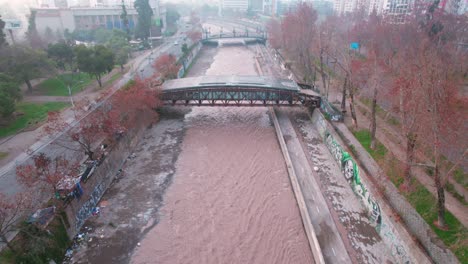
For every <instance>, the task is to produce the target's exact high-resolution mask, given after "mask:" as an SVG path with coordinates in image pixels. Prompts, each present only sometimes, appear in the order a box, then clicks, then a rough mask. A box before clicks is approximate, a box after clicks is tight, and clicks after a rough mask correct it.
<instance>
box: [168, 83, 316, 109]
mask: <svg viewBox="0 0 468 264" xmlns="http://www.w3.org/2000/svg"><path fill="white" fill-rule="evenodd" d="M162 100H163V102H164V104H165V105H198V106H201V105H209V106H266V105H284V106H308V107H309V106H311V107H320V97H318V96H313V95H308V94H303V93H300V92H297V91H293V90H281V89H268V88H257V87H255V88H247V87H209V88H207V87H199V88H190V89H186V88H185V89H177V90H165V91H164V90H163V92H162Z"/></svg>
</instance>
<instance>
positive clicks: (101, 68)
mask: <svg viewBox="0 0 468 264" xmlns="http://www.w3.org/2000/svg"><path fill="white" fill-rule="evenodd" d="M75 53H76V61H77V65H78V69H80V71H83V72H86V73H88V74H90V75H91V76H94V77H95V78H96V80H97V81H98V83H99V87H102V82H101V77H102V75H103V74H104V73H106V72H110V71H112V68H113V66H114V54H113V53H112V51H111V50H110V49H108V48H106V47H105V46H103V45H97V46H94V47H91V48H88V47H86V46H85V45H79V46H77V47H76V48H75Z"/></svg>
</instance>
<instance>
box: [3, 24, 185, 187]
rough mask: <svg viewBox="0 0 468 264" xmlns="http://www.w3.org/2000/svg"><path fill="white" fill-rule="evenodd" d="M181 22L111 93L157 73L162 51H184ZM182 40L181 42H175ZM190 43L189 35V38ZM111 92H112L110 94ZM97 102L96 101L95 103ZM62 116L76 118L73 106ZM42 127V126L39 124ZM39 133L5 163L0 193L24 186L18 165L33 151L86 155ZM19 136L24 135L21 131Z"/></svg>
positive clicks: (69, 119)
mask: <svg viewBox="0 0 468 264" xmlns="http://www.w3.org/2000/svg"><path fill="white" fill-rule="evenodd" d="M179 26H180V27H181V28H182V30H180V31H179V32H178V33H177V34H175V35H174V36H173V37H170V38H167V39H165V41H164V43H163V44H162V45H161V46H158V47H156V48H155V49H153V50H152V51H146V52H144V53H143V54H142V55H140V56H139V57H137V58H135V59H134V61H133V64H132V65H131V67H132V68H131V70H130V71H129V72H128V73H126V74H125V75H124V76H123V77H122V78H121V79H120V80H119V81H118V82H117V83H116V84H115V85H114V87H113V88H111V89H113V92H112V93H111V94H110V95H112V94H113V93H115V92H116V91H117V90H119V89H120V88H121V87H122V86H124V85H125V84H126V83H127V82H128V81H129V80H131V79H133V78H134V76H136V75H139V76H140V77H141V78H148V77H150V76H151V75H153V73H154V69H153V68H152V66H151V64H152V62H153V61H154V60H155V59H156V58H157V57H159V56H160V55H161V54H163V53H172V54H174V55H177V56H180V55H181V54H182V50H181V45H182V44H183V42H181V41H180V40H181V39H182V40H183V39H184V38H185V33H186V31H188V30H190V29H191V27H190V26H188V27H187V26H186V24H184V23H182V22H181V23H180V24H179ZM176 40H179V45H174V42H175V41H176ZM187 42H188V45H189V44H190V43H189V39H188V38H187ZM110 95H109V96H110ZM94 106H96V105H94ZM62 117H63V118H64V119H65V120H67V122H68V123H72V122H75V120H74V114H73V111H72V110H71V109H67V110H65V111H63V112H62ZM39 129H40V128H39ZM38 134H39V135H40V136H39V137H38V138H37V141H36V142H35V143H34V144H32V145H31V146H29V150H28V151H24V152H22V153H21V154H19V155H18V156H17V157H16V158H15V159H14V160H13V161H11V162H9V163H8V164H6V165H4V166H2V167H1V168H0V179H1V184H0V193H4V194H15V193H17V192H18V191H20V190H21V188H22V186H21V185H20V184H19V183H18V182H17V181H16V167H17V166H18V165H20V164H23V163H28V162H31V160H30V157H31V155H34V154H37V153H40V152H43V153H46V154H47V155H48V156H50V157H52V158H54V157H57V156H59V155H65V156H66V157H67V158H69V159H77V160H81V159H82V158H83V157H84V155H83V153H81V152H77V151H73V150H70V149H67V148H64V147H63V146H67V147H76V146H73V143H72V142H70V141H69V140H68V139H67V137H66V135H64V134H63V133H59V134H57V135H54V136H42V135H41V133H38ZM17 137H21V134H20V135H18V136H17ZM55 140H56V141H57V142H59V144H55V143H53V144H51V143H52V142H53V141H55Z"/></svg>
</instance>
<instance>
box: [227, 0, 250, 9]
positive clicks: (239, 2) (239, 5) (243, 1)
mask: <svg viewBox="0 0 468 264" xmlns="http://www.w3.org/2000/svg"><path fill="white" fill-rule="evenodd" d="M221 8H222V9H223V10H224V9H230V10H233V11H247V9H248V8H249V0H221Z"/></svg>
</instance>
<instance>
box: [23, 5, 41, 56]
mask: <svg viewBox="0 0 468 264" xmlns="http://www.w3.org/2000/svg"><path fill="white" fill-rule="evenodd" d="M36 13H37V11H35V10H31V14H30V15H29V19H28V23H29V24H28V31H26V38H27V39H28V41H29V45H31V48H33V49H37V48H41V47H42V40H41V37H40V36H39V33H38V32H37V28H36Z"/></svg>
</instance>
